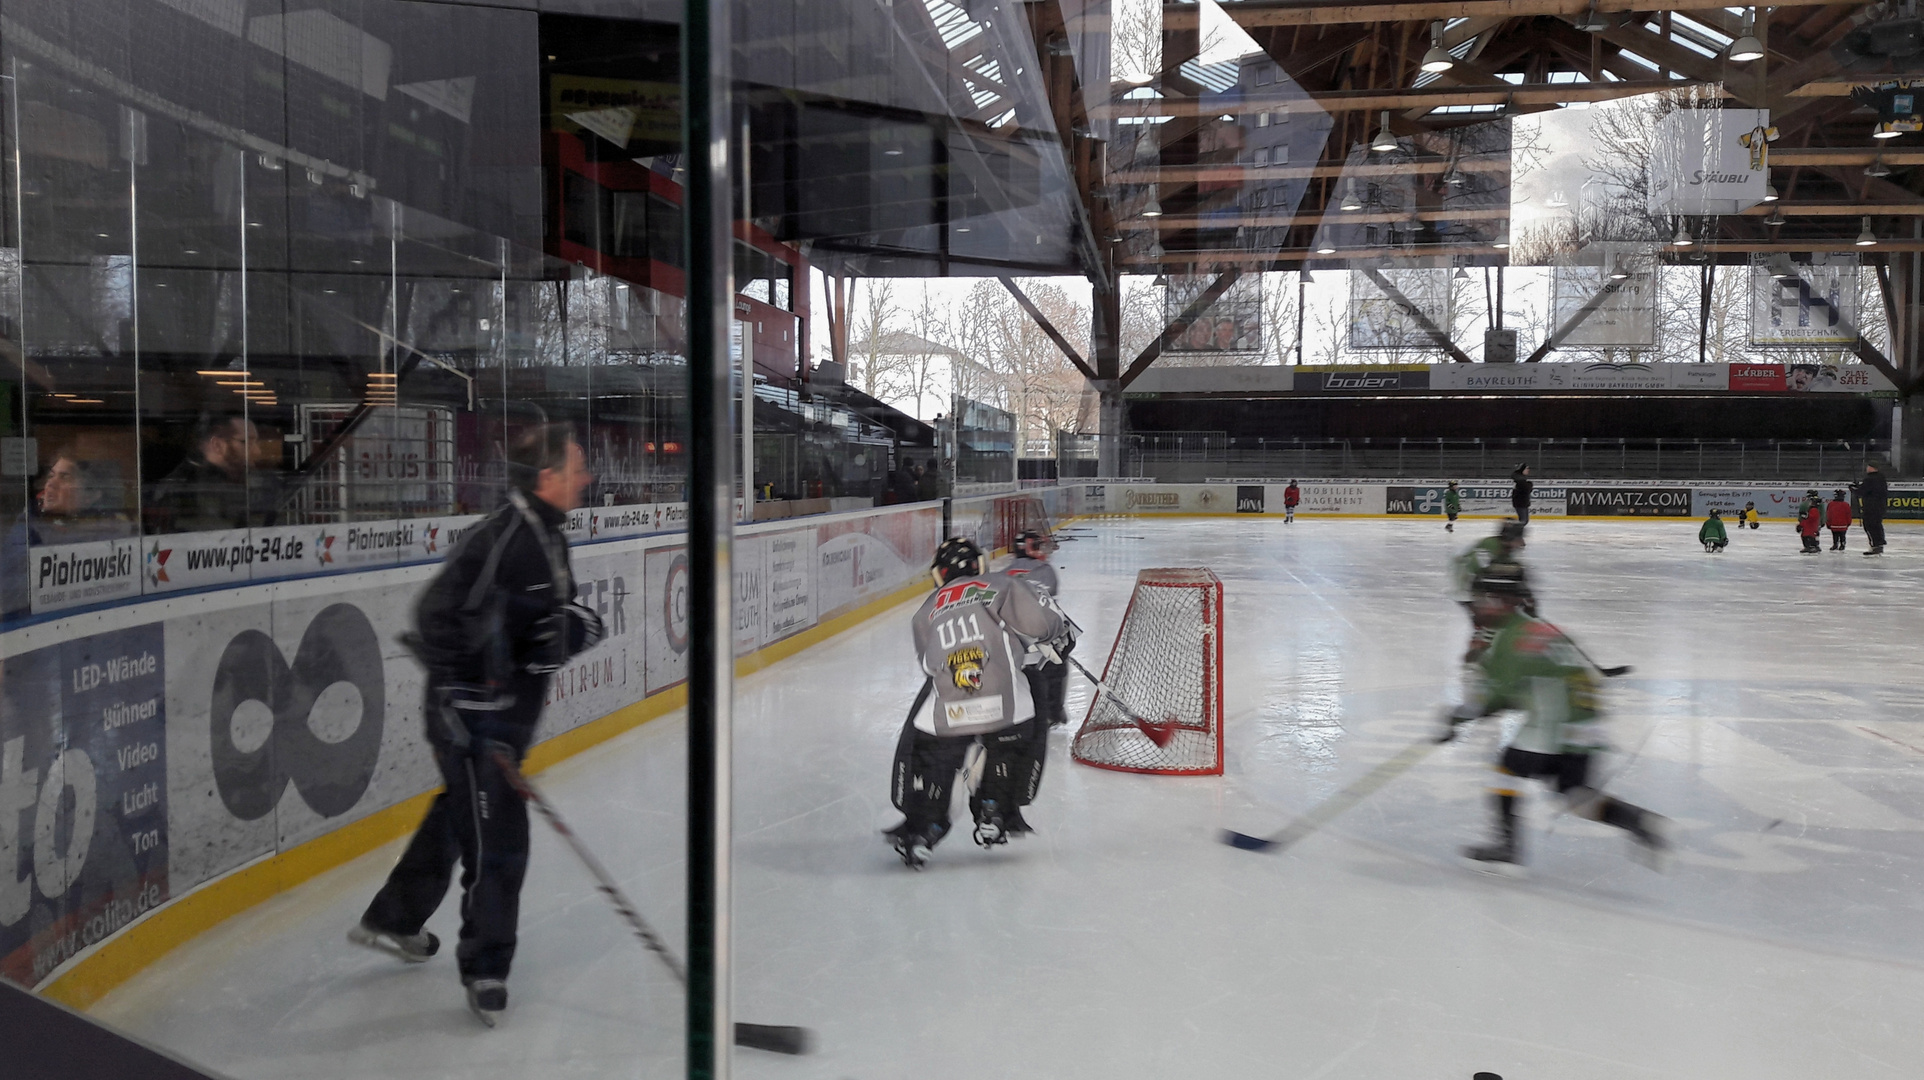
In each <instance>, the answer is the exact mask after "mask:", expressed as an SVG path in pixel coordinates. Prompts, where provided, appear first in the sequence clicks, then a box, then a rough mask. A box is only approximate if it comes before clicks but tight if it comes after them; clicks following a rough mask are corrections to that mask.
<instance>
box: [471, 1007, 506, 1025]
mask: <svg viewBox="0 0 1924 1080" xmlns="http://www.w3.org/2000/svg"><path fill="white" fill-rule="evenodd" d="M468 1011H469V1012H471V1013H473V1014H474V1016H475V1019H477V1020H480V1021H481V1022H482V1023H483V1024H485V1025H487V1026H488V1027H490V1028H492V1027H494V1026H495V1025H496V1024H499V1023H500V1022H501V1014H500V1013H493V1012H489V1011H487V1010H486V1009H477V1008H474V1007H473V1006H469V1008H468Z"/></svg>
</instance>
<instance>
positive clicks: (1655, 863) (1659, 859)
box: [1630, 840, 1670, 874]
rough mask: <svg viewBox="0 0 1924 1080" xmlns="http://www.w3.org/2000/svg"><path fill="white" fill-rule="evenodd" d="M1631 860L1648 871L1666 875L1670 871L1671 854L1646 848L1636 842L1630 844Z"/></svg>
mask: <svg viewBox="0 0 1924 1080" xmlns="http://www.w3.org/2000/svg"><path fill="white" fill-rule="evenodd" d="M1630 858H1631V859H1632V860H1633V861H1635V862H1636V863H1637V865H1639V866H1642V867H1643V868H1645V869H1646V870H1650V871H1653V872H1655V873H1659V874H1662V873H1666V872H1668V871H1669V869H1670V853H1669V852H1668V851H1659V850H1656V849H1653V848H1649V847H1645V846H1644V845H1642V844H1639V843H1637V842H1636V841H1635V840H1632V841H1631V842H1630Z"/></svg>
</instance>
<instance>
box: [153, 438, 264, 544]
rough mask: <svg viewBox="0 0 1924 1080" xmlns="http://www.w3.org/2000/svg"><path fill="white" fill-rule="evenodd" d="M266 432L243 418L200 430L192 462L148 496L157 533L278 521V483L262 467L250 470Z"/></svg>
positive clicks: (190, 457)
mask: <svg viewBox="0 0 1924 1080" xmlns="http://www.w3.org/2000/svg"><path fill="white" fill-rule="evenodd" d="M259 441H260V433H259V432H258V431H257V430H256V429H255V427H254V423H253V421H251V420H248V419H246V418H245V417H240V416H213V417H205V418H203V419H202V420H201V422H200V424H199V426H198V427H196V428H195V431H194V446H193V449H192V450H190V451H189V452H188V454H187V460H185V461H183V462H181V463H180V464H179V465H178V466H176V467H175V469H174V471H173V472H170V473H168V474H167V477H166V478H165V479H163V480H162V481H161V482H160V483H158V484H155V485H154V487H153V489H152V494H151V495H150V496H149V497H148V499H147V515H148V528H149V530H150V531H152V532H211V531H214V530H217V529H245V528H248V527H249V526H264V525H272V524H274V523H275V519H276V517H277V516H278V515H277V511H278V509H279V507H278V505H277V503H276V495H277V487H278V485H277V484H276V483H275V482H274V480H273V478H272V477H269V476H267V475H265V471H264V470H261V469H258V468H256V469H249V467H248V465H249V462H250V459H251V458H252V456H253V452H254V447H255V446H256V445H257V444H258V443H259Z"/></svg>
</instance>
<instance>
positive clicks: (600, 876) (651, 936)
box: [494, 750, 812, 1054]
mask: <svg viewBox="0 0 1924 1080" xmlns="http://www.w3.org/2000/svg"><path fill="white" fill-rule="evenodd" d="M494 762H495V764H496V765H497V766H499V767H500V769H501V774H502V775H503V776H505V777H507V778H508V786H510V787H512V788H514V790H515V793H516V794H518V795H520V796H521V797H522V798H523V799H525V800H527V801H528V803H529V804H530V805H532V806H533V807H534V808H535V809H536V810H538V811H540V813H541V816H542V817H543V818H545V819H547V822H548V824H549V825H551V826H553V827H554V831H555V832H556V833H558V834H560V836H561V839H562V840H564V841H566V842H567V844H568V847H569V849H570V850H572V851H573V852H574V853H575V857H576V858H577V859H580V860H581V865H583V866H585V867H587V868H588V872H589V873H590V874H592V875H594V878H595V881H596V883H597V885H598V887H599V888H600V890H601V894H602V895H603V896H606V897H607V898H608V902H609V903H611V904H613V905H614V907H615V911H616V912H617V913H618V914H620V916H621V917H622V919H623V920H624V921H625V922H627V924H628V928H629V929H631V930H633V931H634V932H635V936H636V937H638V938H640V939H641V943H642V945H644V946H646V947H647V949H648V951H649V952H652V953H654V954H655V955H656V956H657V957H659V958H660V959H661V962H662V963H663V964H664V965H666V966H667V968H668V970H669V972H671V973H672V974H673V975H674V976H675V981H676V982H678V983H680V984H681V985H682V987H683V988H684V989H685V988H686V987H687V986H688V969H686V968H684V967H683V966H682V963H681V958H680V957H678V956H676V955H675V954H674V953H673V952H672V951H671V950H670V949H669V948H668V943H667V942H665V941H663V940H662V939H661V935H659V934H657V933H655V931H654V928H653V927H651V926H649V925H648V923H647V921H646V920H644V919H643V918H642V917H641V913H640V912H638V911H636V910H635V905H634V904H633V903H632V902H631V901H630V900H629V899H628V897H627V895H626V894H625V893H623V892H622V891H621V886H619V885H617V884H615V879H614V877H613V876H612V875H610V874H609V873H608V869H607V867H604V866H602V865H601V860H599V859H597V858H595V856H594V852H592V851H589V850H588V846H587V845H586V844H584V843H582V842H581V838H580V837H579V836H576V835H575V831H574V830H573V829H571V828H569V827H568V823H567V822H566V821H563V820H562V818H561V813H560V812H559V811H557V810H556V809H555V808H554V804H552V803H550V802H549V801H548V799H547V797H546V796H544V795H542V794H541V792H540V791H539V790H537V789H536V788H535V786H534V784H533V783H531V782H530V781H529V780H528V778H527V777H526V776H523V775H522V774H521V769H520V767H519V766H517V765H516V764H515V763H514V759H513V758H511V757H509V756H508V755H507V754H506V753H503V752H502V751H499V750H497V751H495V752H494ZM811 1041H812V1040H811V1038H810V1036H809V1031H808V1029H807V1028H802V1027H790V1026H788V1025H785V1024H739V1023H738V1024H736V1025H735V1045H736V1046H746V1047H748V1048H749V1049H751V1050H770V1051H773V1052H775V1053H777V1054H806V1053H808V1048H809V1043H810V1042H811Z"/></svg>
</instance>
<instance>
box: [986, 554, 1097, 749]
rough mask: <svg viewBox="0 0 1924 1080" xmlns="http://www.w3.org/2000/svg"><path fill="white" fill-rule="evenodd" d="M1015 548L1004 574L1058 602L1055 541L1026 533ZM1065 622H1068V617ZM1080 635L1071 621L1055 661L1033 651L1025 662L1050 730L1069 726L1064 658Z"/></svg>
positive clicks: (1032, 692) (1038, 706) (1037, 706)
mask: <svg viewBox="0 0 1924 1080" xmlns="http://www.w3.org/2000/svg"><path fill="white" fill-rule="evenodd" d="M1012 546H1013V547H1014V549H1015V558H1014V559H1013V560H1011V561H1010V563H1009V565H1008V566H1007V567H1006V568H1004V569H1003V571H1002V572H1003V573H1005V574H1009V575H1011V576H1016V577H1024V578H1026V579H1027V580H1028V582H1029V584H1030V585H1032V586H1034V587H1035V590H1036V592H1038V593H1041V594H1042V595H1043V596H1046V597H1048V598H1049V599H1051V600H1053V599H1055V598H1056V596H1057V595H1058V593H1059V591H1060V584H1059V582H1058V581H1057V579H1056V568H1055V567H1053V566H1051V565H1049V553H1050V552H1052V551H1054V550H1055V549H1056V542H1055V538H1054V537H1052V536H1050V535H1048V534H1047V533H1039V532H1034V531H1026V532H1023V533H1021V534H1020V535H1018V536H1017V537H1016V538H1015V543H1014V544H1013V545H1012ZM1064 618H1065V619H1067V616H1064ZM1080 632H1081V628H1080V627H1078V626H1076V624H1075V622H1074V621H1073V620H1069V621H1068V622H1067V634H1068V638H1067V641H1066V642H1065V643H1064V644H1063V646H1062V647H1061V648H1060V649H1059V650H1057V654H1058V655H1057V657H1056V658H1055V659H1053V660H1051V659H1050V658H1049V657H1047V656H1044V655H1043V654H1042V650H1040V649H1031V650H1029V654H1028V655H1027V656H1025V657H1023V658H1022V673H1023V674H1024V675H1026V676H1028V678H1029V694H1030V696H1031V697H1033V698H1034V699H1035V714H1036V718H1037V719H1039V720H1042V721H1043V722H1044V723H1046V724H1048V725H1049V726H1050V727H1060V726H1062V725H1063V724H1067V723H1068V722H1069V713H1068V711H1067V710H1066V709H1065V708H1064V707H1063V702H1064V700H1065V699H1066V698H1067V696H1068V691H1069V664H1068V661H1066V660H1065V659H1063V657H1066V656H1068V655H1069V653H1070V652H1071V651H1072V650H1073V649H1074V648H1075V647H1076V638H1077V637H1078V636H1079V635H1080Z"/></svg>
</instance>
